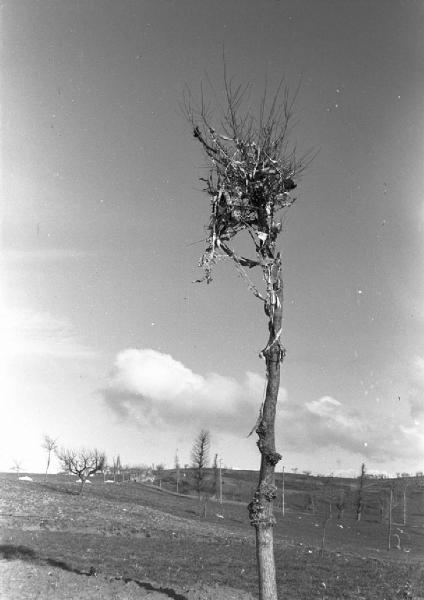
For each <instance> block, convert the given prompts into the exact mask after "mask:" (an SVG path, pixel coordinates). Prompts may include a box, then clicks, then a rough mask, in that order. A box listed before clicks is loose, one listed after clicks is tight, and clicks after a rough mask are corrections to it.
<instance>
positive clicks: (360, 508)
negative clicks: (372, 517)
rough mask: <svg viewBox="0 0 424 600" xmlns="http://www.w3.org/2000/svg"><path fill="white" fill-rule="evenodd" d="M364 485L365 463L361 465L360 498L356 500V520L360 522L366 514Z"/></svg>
mask: <svg viewBox="0 0 424 600" xmlns="http://www.w3.org/2000/svg"><path fill="white" fill-rule="evenodd" d="M364 484H365V463H362V465H361V474H360V476H359V486H358V497H357V500H356V520H357V521H360V520H361V518H362V515H363V512H364V502H365V501H364Z"/></svg>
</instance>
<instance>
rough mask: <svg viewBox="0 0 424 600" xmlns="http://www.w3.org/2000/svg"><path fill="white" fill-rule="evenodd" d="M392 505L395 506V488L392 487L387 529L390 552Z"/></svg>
mask: <svg viewBox="0 0 424 600" xmlns="http://www.w3.org/2000/svg"><path fill="white" fill-rule="evenodd" d="M392 505H393V488H392V487H391V486H390V500H389V526H388V528H387V550H390V548H391V540H392Z"/></svg>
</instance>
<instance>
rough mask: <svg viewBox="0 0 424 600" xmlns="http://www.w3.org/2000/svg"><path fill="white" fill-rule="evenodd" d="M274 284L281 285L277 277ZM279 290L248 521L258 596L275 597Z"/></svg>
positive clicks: (280, 354)
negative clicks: (252, 536)
mask: <svg viewBox="0 0 424 600" xmlns="http://www.w3.org/2000/svg"><path fill="white" fill-rule="evenodd" d="M277 284H278V286H280V280H279V277H277ZM281 296H282V290H281V288H279V289H278V295H277V298H278V301H277V302H276V303H275V305H274V306H275V308H274V314H273V318H272V321H270V323H269V329H270V338H269V342H268V344H267V347H266V349H265V350H264V351H263V355H264V357H265V360H266V368H267V378H268V382H267V387H266V395H265V401H264V404H263V407H262V414H261V418H260V421H259V424H258V426H257V429H256V433H257V434H258V437H259V439H258V441H257V445H258V448H259V451H260V453H261V468H260V472H259V481H258V486H257V488H256V491H255V494H254V496H253V500H252V502H251V503H250V504H249V516H250V523H251V525H253V526H254V527H255V529H256V555H257V562H258V575H259V599H260V600H277V583H276V578H275V560H274V536H273V526H274V523H275V517H274V515H273V500H274V499H275V497H276V495H277V494H276V491H277V488H276V486H275V465H276V464H277V463H278V461H279V460H280V459H281V455H280V454H278V452H276V451H275V413H276V405H277V398H278V390H279V387H280V363H281V360H282V358H283V356H284V351H283V348H282V346H281V344H280V340H279V336H280V333H281V324H282V303H281Z"/></svg>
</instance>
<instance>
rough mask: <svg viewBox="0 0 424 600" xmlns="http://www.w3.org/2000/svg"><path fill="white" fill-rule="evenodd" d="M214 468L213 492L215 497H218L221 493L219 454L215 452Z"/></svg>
mask: <svg viewBox="0 0 424 600" xmlns="http://www.w3.org/2000/svg"><path fill="white" fill-rule="evenodd" d="M212 470H213V494H214V496H215V498H218V495H219V467H218V454H214V457H213V463H212Z"/></svg>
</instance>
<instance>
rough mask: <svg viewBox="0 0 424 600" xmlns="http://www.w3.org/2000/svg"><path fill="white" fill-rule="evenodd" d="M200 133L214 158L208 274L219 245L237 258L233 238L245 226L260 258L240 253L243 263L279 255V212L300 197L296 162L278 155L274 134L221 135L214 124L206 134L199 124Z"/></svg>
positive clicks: (204, 259) (204, 262) (258, 262)
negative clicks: (263, 137) (258, 139)
mask: <svg viewBox="0 0 424 600" xmlns="http://www.w3.org/2000/svg"><path fill="white" fill-rule="evenodd" d="M194 136H195V137H196V138H198V139H199V141H200V142H201V143H202V145H203V147H204V150H205V152H206V154H207V155H208V157H209V158H210V159H211V162H212V168H211V170H210V174H209V178H208V179H203V181H205V182H206V184H207V188H206V191H207V192H208V194H209V195H210V196H211V197H212V210H211V219H210V223H209V226H208V230H209V236H208V245H207V248H206V251H205V253H204V254H203V256H202V259H201V266H203V268H204V271H205V278H206V280H207V281H208V282H210V281H211V279H212V277H211V269H212V266H213V264H214V262H215V259H216V256H217V251H218V250H219V249H222V250H223V251H224V252H225V254H227V255H229V256H232V258H235V255H234V252H233V251H232V250H231V249H230V248H229V247H228V245H227V242H228V241H229V240H230V239H231V238H232V237H233V236H235V235H236V234H237V233H238V232H239V231H242V230H244V229H246V230H248V231H249V233H250V234H251V236H252V238H253V240H254V242H255V247H256V252H257V255H258V260H251V259H247V258H243V257H237V260H238V262H239V264H240V265H242V266H247V267H253V266H256V265H262V266H264V261H265V262H267V261H269V259H274V258H275V253H274V250H275V248H274V244H275V240H276V237H277V235H278V233H279V232H280V230H281V223H278V222H276V221H275V214H276V213H277V212H278V211H279V210H280V209H282V208H284V207H287V206H290V205H291V204H292V203H293V202H294V199H292V198H290V195H289V192H290V191H291V190H293V189H294V188H295V187H296V184H295V183H294V181H293V179H292V176H293V170H292V165H289V166H287V165H286V164H284V163H283V161H282V160H281V159H280V160H279V159H278V151H277V150H278V149H276V148H273V144H272V143H271V141H270V140H267V143H264V145H263V146H262V147H261V146H260V145H259V143H258V144H257V143H255V142H254V141H247V142H246V141H243V140H239V139H232V138H230V137H228V136H223V135H218V134H216V132H215V130H214V129H212V128H208V129H207V130H206V134H202V132H201V131H200V129H199V128H198V127H195V128H194ZM273 150H274V151H273ZM273 155H274V157H273Z"/></svg>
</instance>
